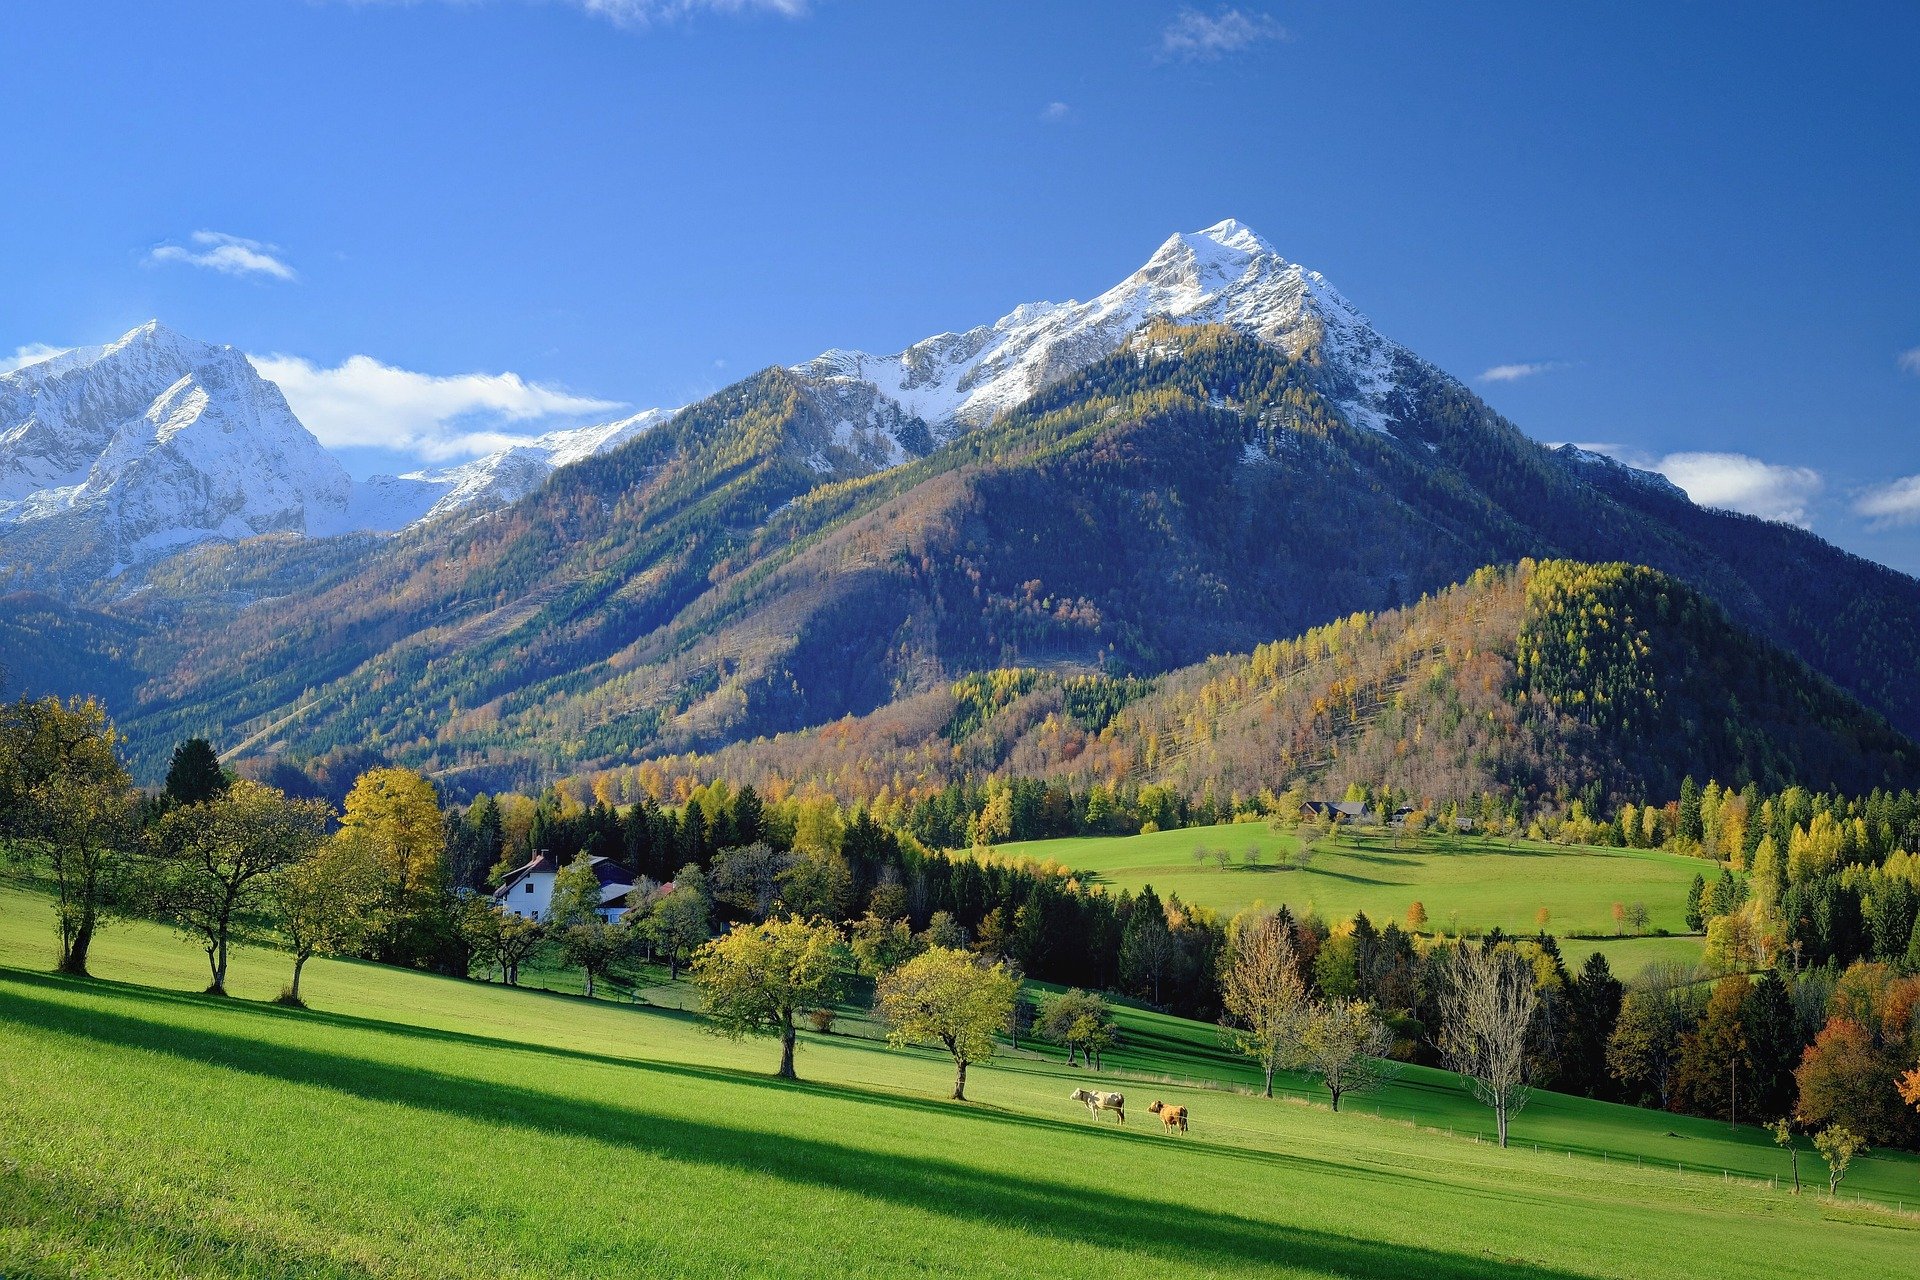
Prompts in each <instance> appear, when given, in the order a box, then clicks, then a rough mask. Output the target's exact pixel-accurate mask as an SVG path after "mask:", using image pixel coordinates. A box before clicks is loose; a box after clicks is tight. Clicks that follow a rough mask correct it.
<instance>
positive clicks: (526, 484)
mask: <svg viewBox="0 0 1920 1280" xmlns="http://www.w3.org/2000/svg"><path fill="white" fill-rule="evenodd" d="M677 412H679V410H677V409H647V410H643V411H642V412H640V413H636V414H633V415H632V416H630V417H626V418H621V419H619V420H618V421H616V422H602V423H597V424H595V425H593V426H587V427H569V428H566V429H564V430H560V431H550V432H548V433H547V434H545V435H542V436H535V437H532V438H530V439H527V440H524V441H520V442H517V443H515V444H511V445H508V446H507V447H506V448H504V449H501V450H499V451H498V452H495V453H489V454H486V455H484V456H482V457H479V458H474V459H472V460H471V461H469V462H463V463H460V464H458V465H457V466H451V467H440V468H435V469H422V470H419V471H409V472H406V473H404V474H402V475H398V476H374V477H372V478H371V479H368V480H363V481H360V482H359V483H358V484H357V485H356V486H355V494H354V502H353V513H352V515H351V516H350V518H349V520H348V521H347V524H348V526H349V527H350V528H353V529H370V530H375V531H378V532H385V533H392V532H396V531H398V530H400V529H404V528H406V527H407V526H409V525H413V524H417V523H419V522H420V521H422V520H431V519H434V518H436V517H439V516H443V515H446V514H447V513H449V512H452V511H458V510H460V509H462V508H464V507H473V506H486V507H496V506H505V505H507V504H509V503H512V502H517V501H519V500H520V499H521V498H524V497H526V496H527V495H528V494H530V493H532V492H533V491H534V490H536V489H538V488H539V487H540V486H541V485H542V484H545V483H546V480H547V477H548V476H551V475H552V474H553V473H554V472H555V471H558V470H559V469H560V468H561V467H565V466H571V465H572V464H574V463H576V462H581V461H584V460H585V459H587V458H591V457H595V456H597V455H599V454H603V453H609V452H611V451H612V450H614V449H617V448H619V447H620V446H621V445H623V444H625V443H627V441H629V440H632V439H633V438H634V437H636V436H638V435H640V434H641V433H642V432H645V431H647V430H649V429H651V428H653V427H656V426H658V425H660V424H661V423H663V422H665V421H666V420H667V419H669V418H671V417H672V416H673V415H674V414H675V413H677ZM340 531H341V532H345V531H346V530H345V529H343V530H340Z"/></svg>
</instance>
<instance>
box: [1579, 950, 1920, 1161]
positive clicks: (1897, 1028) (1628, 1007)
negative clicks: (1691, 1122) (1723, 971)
mask: <svg viewBox="0 0 1920 1280" xmlns="http://www.w3.org/2000/svg"><path fill="white" fill-rule="evenodd" d="M1916 1062H1920V977H1914V976H1902V975H1901V974H1900V973H1899V972H1898V971H1897V970H1895V969H1894V968H1893V967H1892V966H1889V965H1885V964H1879V963H1874V962H1868V961H1857V962H1855V963H1854V964H1852V965H1850V966H1848V967H1847V968H1845V969H1839V968H1837V967H1836V966H1833V965H1826V966H1821V967H1819V968H1814V969H1809V970H1805V971H1802V972H1800V973H1797V974H1796V973H1792V972H1790V971H1789V972H1786V973H1781V972H1775V971H1769V972H1766V973H1762V974H1759V975H1757V976H1748V975H1746V974H1733V975H1730V976H1728V977H1724V978H1721V979H1719V980H1718V981H1717V982H1714V983H1711V984H1707V983H1701V982H1698V981H1696V980H1694V975H1692V974H1690V973H1686V972H1674V971H1666V970H1656V971H1655V972H1653V973H1650V974H1649V975H1647V976H1646V977H1644V978H1643V979H1642V980H1641V981H1640V982H1639V983H1637V984H1636V985H1635V988H1634V989H1633V990H1632V991H1629V992H1628V993H1627V994H1626V997H1625V999H1624V1001H1623V1003H1622V1005H1621V1008H1620V1013H1619V1017H1618V1020H1617V1024H1616V1026H1615V1029H1614V1032H1613V1034H1612V1035H1611V1036H1610V1037H1609V1040H1608V1043H1607V1047H1606V1063H1607V1069H1608V1072H1609V1075H1610V1076H1611V1078H1612V1081H1613V1082H1614V1087H1615V1089H1616V1095H1615V1096H1617V1097H1619V1098H1620V1100H1622V1101H1626V1102H1633V1103H1637V1104H1639V1105H1643V1106H1657V1107H1662V1108H1665V1109H1668V1110H1672V1111H1680V1112H1686V1113H1689V1114H1693V1115H1702V1116H1711V1117H1716V1118H1719V1119H1723V1120H1726V1121H1728V1122H1729V1123H1737V1122H1739V1121H1740V1120H1742V1119H1746V1120H1783V1119H1784V1120H1786V1121H1788V1122H1789V1123H1790V1124H1791V1125H1793V1126H1795V1127H1797V1128H1803V1129H1806V1130H1811V1131H1816V1132H1817V1131H1820V1130H1825V1129H1829V1128H1833V1127H1835V1126H1838V1127H1839V1128H1842V1129H1844V1130H1846V1131H1847V1132H1849V1133H1851V1134H1853V1135H1855V1136H1856V1137H1857V1138H1858V1139H1860V1140H1861V1141H1863V1142H1867V1143H1871V1144H1873V1145H1875V1146H1896V1147H1909V1148H1910V1147H1914V1146H1916V1145H1920V1114H1916V1113H1915V1112H1914V1111H1913V1109H1912V1108H1911V1107H1909V1106H1908V1105H1906V1103H1907V1102H1911V1101H1913V1099H1905V1100H1904V1101H1903V1091H1909V1092H1910V1091H1912V1090H1911V1089H1910V1088H1909V1082H1910V1081H1911V1080H1914V1079H1920V1075H1916V1074H1915V1073H1916V1072H1920V1067H1916V1066H1915V1064H1916Z"/></svg>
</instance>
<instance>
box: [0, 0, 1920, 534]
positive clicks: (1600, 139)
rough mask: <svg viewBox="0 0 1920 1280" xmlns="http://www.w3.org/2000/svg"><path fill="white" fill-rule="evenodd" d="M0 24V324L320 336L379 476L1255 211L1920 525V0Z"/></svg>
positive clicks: (1761, 468) (1769, 502) (1679, 450)
mask: <svg viewBox="0 0 1920 1280" xmlns="http://www.w3.org/2000/svg"><path fill="white" fill-rule="evenodd" d="M5 30H6V35H5V40H6V44H7V47H8V49H9V51H10V54H11V56H10V57H9V58H8V73H7V75H6V76H4V77H0V121H5V125H6V128H5V133H6V151H5V157H6V158H5V161H4V164H3V165H0V261H3V262H4V263H5V270H4V275H3V276H0V363H3V362H4V361H5V360H6V359H7V358H9V357H10V356H12V355H13V354H14V353H17V352H26V351H31V350H33V349H36V348H37V347H39V346H43V345H45V346H64V345H71V344H76V343H81V342H97V341H102V340H104V339H106V338H109V337H111V336H114V335H116V334H118V333H120V332H122V331H124V330H126V329H128V328H130V327H132V326H133V325H135V324H137V323H139V322H141V321H143V320H145V319H148V318H150V317H155V316H157V317H159V318H161V319H163V320H165V321H166V322H167V323H168V324H170V325H172V326H173V327H175V328H177V329H180V330H181V331H183V332H186V333H190V334H193V335H195V336H198V337H203V338H207V339H210V340H215V341H222V342H231V343H234V344H236V345H239V346H241V347H243V348H244V349H245V350H247V351H249V352H251V353H255V354H256V355H258V356H261V357H267V356H279V357H284V358H283V359H281V360H279V361H277V362H275V363H274V367H275V368H277V369H278V371H279V373H280V375H282V376H284V377H285V378H286V379H287V381H288V385H289V389H290V393H293V398H294V399H295V403H296V407H297V408H301V409H302V412H303V416H305V417H307V418H308V419H309V425H310V426H313V427H315V429H316V431H317V432H318V433H319V434H321V436H322V437H323V439H326V440H328V442H329V443H330V444H334V445H336V446H338V447H340V448H341V449H342V451H343V454H344V455H345V456H346V457H347V458H348V460H349V462H350V465H352V466H353V467H354V468H355V469H356V470H358V471H360V472H363V473H364V472H366V471H368V470H370V469H393V468H394V467H396V466H400V465H409V464H411V463H413V462H416V461H418V460H420V459H423V458H436V459H438V458H450V457H457V456H459V455H460V453H461V451H462V450H463V449H468V448H472V447H477V446H478V445H480V444H483V443H486V442H487V441H490V440H494V439H497V438H499V437H500V436H501V435H503V434H512V433H524V432H533V431H537V430H540V429H543V428H545V427H548V426H551V425H556V424H558V423H564V422H575V421H581V420H587V419H604V418H607V417H611V416H614V414H616V413H618V412H620V411H621V410H620V409H619V408H617V407H616V406H632V407H634V408H640V407H645V406H649V405H655V404H677V403H682V402H685V401H687V400H690V399H693V398H696V397H698V396H700V395H701V394H703V393H705V392H708V391H711V390H713V389H716V388H718V387H719V386H722V385H724V384H725V383H727V382H730V381H732V380H734V379H735V378H737V377H740V376H743V375H745V374H747V373H749V372H751V371H753V370H754V369H757V368H760V367H762V366H764V365H767V364H770V363H774V362H791V361H796V360H800V359H804V358H806V357H808V356H811V355H813V354H815V353H817V352H819V351H820V350H822V349H824V348H826V347H830V346H848V347H861V348H865V349H868V350H887V351H891V350H897V349H898V348H900V347H902V346H904V345H906V344H907V343H909V342H912V341H914V340H916V339H918V338H921V337H924V336H926V335H928V334H931V333H935V332H939V331H942V330H946V329H952V328H961V327H965V326H967V325H971V324H975V323H979V322H982V321H986V320H991V319H993V318H994V317H996V316H998V315H1000V314H1001V313H1003V312H1004V311H1006V310H1008V309H1009V308H1010V307H1011V306H1012V305H1013V304H1015V303H1017V302H1021V301H1025V300H1030V299H1039V298H1051V299H1058V298H1066V297H1082V298H1084V297H1087V296H1089V295H1091V294H1094V293H1097V292H1099V291H1100V290H1101V289H1104V288H1105V287H1107V286H1108V285H1110V284H1112V283H1114V282H1115V281H1117V280H1118V279H1120V278H1121V277H1122V276H1124V275H1125V274H1126V273H1127V272H1129V271H1131V270H1132V269H1133V268H1134V267H1136V266H1138V265H1139V263H1140V262H1142V261H1143V260H1144V259H1145V258H1146V257H1147V256H1148V255H1149V254H1150V253H1151V252H1152V250H1153V249H1154V247H1155V246H1156V245H1157V244H1158V243H1159V242H1160V241H1161V240H1162V239H1164V238H1165V237H1166V236H1167V235H1168V234H1170V233H1172V232H1174V231H1176V230H1192V229H1196V228H1199V227H1203V226H1206V225H1208V224H1210V223H1213V222H1215V221H1218V220H1219V219H1221V218H1223V217H1228V216H1232V217H1237V218H1239V219H1241V220H1242V221H1244V222H1247V223H1248V224H1250V225H1252V226H1253V227H1255V228H1256V229H1258V230H1259V231H1260V232H1261V233H1262V234H1263V235H1264V236H1265V237H1266V238H1267V239H1268V240H1269V241H1270V242H1272V243H1273V244H1274V245H1275V246H1276V247H1277V248H1278V249H1279V250H1280V251H1281V252H1282V253H1284V254H1286V255H1287V256H1289V257H1292V258H1295V259H1296V260H1299V261H1301V262H1304V263H1306V264H1307V265H1309V266H1312V267H1314V268H1316V269H1318V270H1320V271H1322V272H1324V273H1325V274H1326V275H1327V276H1328V277H1329V278H1330V279H1332V280H1333V281H1334V282H1335V283H1336V284H1337V285H1338V286H1339V287H1340V288H1341V290H1342V291H1343V292H1345V293H1346V294H1347V295H1348V296H1349V297H1350V298H1352V299H1353V300H1354V301H1355V302H1356V303H1357V304H1358V305H1359V306H1360V307H1361V308H1362V309H1363V310H1365V311H1366V312H1368V314H1369V315H1371V317H1372V318H1373V320H1374V321H1375V323H1376V324H1377V325H1378V326H1379V327H1380V328H1381V329H1382V330H1383V331H1384V332H1386V333H1388V334H1389V335H1391V336H1393V337H1395V338H1397V339H1398V340H1400V341H1402V342H1404V343H1406V344H1407V345H1408V346H1410V347H1412V348H1413V349H1415V350H1417V351H1419V352H1421V353H1422V354H1424V355H1426V356H1428V357H1429V358H1430V359H1433V360H1434V361H1436V362H1437V363H1439V364H1440V365H1442V366H1443V367H1445V368H1447V369H1450V370H1452V371H1453V372H1455V373H1456V374H1459V375H1460V376H1462V377H1463V378H1466V379H1467V380H1468V381H1469V382H1470V383H1471V384H1472V385H1473V386H1474V387H1475V388H1476V389H1477V390H1479V391H1480V392H1481V393H1482V394H1484V395H1485V396H1486V397H1487V398H1488V399H1489V400H1490V401H1491V402H1492V403H1493V404H1494V405H1495V406H1496V407H1498V408H1500V409H1501V410H1503V411H1504V412H1506V413H1507V414H1508V415H1509V416H1511V417H1512V418H1513V419H1514V420H1515V421H1516V422H1518V423H1519V424H1520V425H1521V426H1522V427H1523V428H1524V429H1526V430H1528V431H1529V432H1531V433H1532V434H1534V435H1535V436H1537V437H1539V438H1541V439H1544V440H1550V441H1559V440H1574V441H1580V442H1587V443H1601V444H1606V445H1608V446H1611V447H1612V448H1614V449H1616V450H1617V451H1619V452H1620V453H1622V454H1623V455H1625V456H1628V457H1630V458H1633V459H1636V460H1641V461H1645V462H1648V463H1652V464H1656V465H1661V466H1663V467H1665V468H1666V469H1667V470H1668V471H1669V472H1670V473H1672V474H1675V475H1676V476H1677V477H1679V478H1681V479H1682V481H1683V483H1686V484H1688V485H1689V487H1691V488H1693V489H1694V491H1695V492H1696V496H1706V497H1708V498H1709V499H1710V500H1713V501H1715V502H1716V503H1717V504H1719V505H1734V506H1742V507H1745V508H1747V509H1752V510H1755V511H1757V512H1760V513H1762V514H1768V515H1772V516H1776V517H1781V518H1788V519H1794V520H1796V521H1799V522H1802V523H1807V524H1810V525H1811V527H1812V528H1814V529H1815V530H1816V531H1817V532H1820V533H1822V534H1823V535H1825V536H1827V537H1829V538H1831V539H1833V540H1835V541H1837V542H1839V543H1841V544H1842V545H1844V546H1847V547H1849V548H1851V549H1854V550H1856V551H1859V552H1861V553H1862V554H1865V555H1869V556H1872V557H1875V558H1877V559H1881V560H1884V561H1886V562H1888V563H1891V564H1894V565H1896V566H1898V567H1900V568H1903V569H1906V570H1907V571H1909V572H1913V571H1920V480H1907V483H1906V484H1905V485H1904V486H1903V485H1902V484H1901V482H1902V481H1903V480H1904V479H1906V478H1909V477H1915V476H1916V475H1920V438H1916V437H1917V433H1920V123H1916V122H1920V75H1916V74H1915V71H1914V67H1915V66H1916V64H1920V7H1916V6H1912V5H1908V4H1887V5H1884V6H1874V5H1855V6H1849V7H1847V8H1846V9H1845V11H1844V13H1842V12H1839V11H1832V12H1829V11H1826V10H1819V9H1815V8H1811V7H1808V6H1805V5H1784V4H1782V5H1770V4H1736V3H1726V4H1707V3H1671V2H1667V3H1659V4H1647V5H1631V4H1613V5H1553V6H1542V5H1538V4H1511V5H1507V4H1474V5H1448V4H1440V3H1431V4H1418V5H1415V4H1401V5H1383V4H1369V3H1363V2H1358V0H1347V2H1344V3H1335V2H1333V0H1299V2H1296V3H1239V4H1230V5H1227V6H1221V5H1217V4H1202V5H1183V4H1180V3H1170V4H1162V3H1147V2H1145V0H1141V2H1137V3H1134V2H1125V0H1106V2H1090V3H1065V2H1062V3H1051V4H1050V3H1036V2H1032V0H1029V2H1028V3H1005V4H1000V3H979V4H962V3H942V4H924V5H923V4H904V3H897V2H887V3H878V2H863V0H762V2H755V0H465V2H462V0H418V2H417V3H384V2H380V0H366V2H353V0H220V2H215V0H171V2H170V3H168V4H165V5H155V4H152V3H150V2H147V0H120V2H108V0H63V3H61V4H58V5H50V4H31V5H17V6H10V7H9V11H8V14H7V24H6V29H5ZM1490 374H1491V375H1492V376H1488V375H1490ZM296 384H297V385H298V386H299V388H300V389H299V391H298V392H297V393H295V392H294V387H295V385H296ZM395 442H400V443H402V444H403V445H404V447H403V448H401V449H398V450H396V449H392V448H386V447H382V446H384V445H391V444H394V443H395Z"/></svg>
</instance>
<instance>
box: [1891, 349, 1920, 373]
mask: <svg viewBox="0 0 1920 1280" xmlns="http://www.w3.org/2000/svg"><path fill="white" fill-rule="evenodd" d="M1895 359H1896V360H1898V361H1899V363H1900V367H1901V368H1902V369H1904V370H1906V371H1907V372H1908V373H1911V374H1913V375H1914V376H1915V377H1920V347H1914V348H1911V349H1910V350H1907V351H1902V352H1901V353H1900V354H1899V355H1898V356H1896V357H1895Z"/></svg>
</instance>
